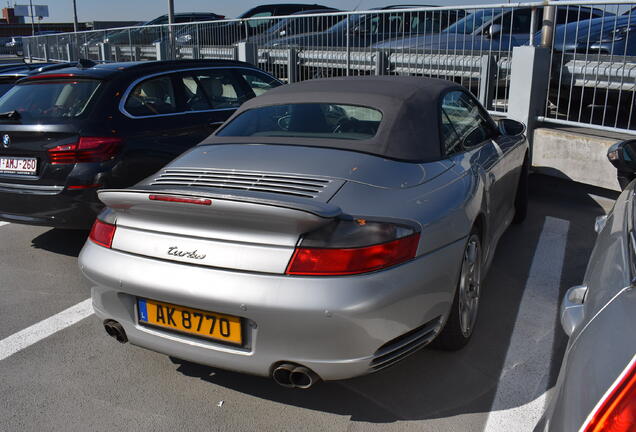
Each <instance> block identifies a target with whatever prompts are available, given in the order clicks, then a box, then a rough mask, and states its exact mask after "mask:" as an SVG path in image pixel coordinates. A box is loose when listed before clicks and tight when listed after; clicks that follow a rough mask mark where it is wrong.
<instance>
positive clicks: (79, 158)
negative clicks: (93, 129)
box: [48, 137, 122, 165]
mask: <svg viewBox="0 0 636 432" xmlns="http://www.w3.org/2000/svg"><path fill="white" fill-rule="evenodd" d="M121 143H122V140H121V138H118V137H81V138H80V139H79V141H78V142H75V143H71V144H63V145H59V146H57V147H53V148H51V149H49V150H48V153H49V160H50V161H51V163H52V164H54V165H56V164H74V163H78V162H106V161H109V160H111V159H114V158H115V156H116V155H117V153H119V150H120V147H121Z"/></svg>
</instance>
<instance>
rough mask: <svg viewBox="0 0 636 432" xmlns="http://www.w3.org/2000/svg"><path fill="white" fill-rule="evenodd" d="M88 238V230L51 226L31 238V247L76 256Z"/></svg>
mask: <svg viewBox="0 0 636 432" xmlns="http://www.w3.org/2000/svg"><path fill="white" fill-rule="evenodd" d="M87 238H88V231H83V230H65V229H61V228H53V229H51V230H49V231H46V232H44V233H42V234H40V235H39V236H37V237H35V238H34V239H33V240H31V247H33V248H35V249H43V250H47V251H49V252H53V253H56V254H61V255H67V256H73V257H77V256H78V255H79V253H80V251H81V250H82V247H83V246H84V243H85V242H86V239H87Z"/></svg>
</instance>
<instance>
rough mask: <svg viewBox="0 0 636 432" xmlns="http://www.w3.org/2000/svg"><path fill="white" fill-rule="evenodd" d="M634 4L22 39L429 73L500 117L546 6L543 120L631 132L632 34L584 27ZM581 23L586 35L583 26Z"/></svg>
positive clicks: (308, 69) (50, 52)
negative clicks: (605, 35)
mask: <svg viewBox="0 0 636 432" xmlns="http://www.w3.org/2000/svg"><path fill="white" fill-rule="evenodd" d="M635 6H636V3H628V2H626V1H621V0H616V1H613V2H612V1H606V2H600V1H596V2H589V1H579V2H573V1H545V2H530V3H515V4H497V5H480V6H452V7H418V8H400V9H398V8H388V9H376V10H370V11H361V12H358V11H356V12H339V11H332V10H325V11H319V12H320V13H311V14H304V15H289V16H282V17H271V18H251V19H241V20H238V19H235V20H222V21H211V22H194V23H185V24H174V25H172V26H168V25H161V26H143V27H126V28H118V29H111V30H100V31H92V32H78V33H62V34H56V35H47V36H39V37H37V36H36V37H32V38H25V40H24V45H25V55H28V56H30V57H32V58H35V59H42V60H49V61H51V60H59V61H69V60H75V59H77V58H79V57H82V58H89V59H92V60H96V61H102V62H112V61H139V60H157V59H242V60H246V61H249V62H251V63H253V64H256V65H258V66H259V67H261V68H262V69H264V70H266V71H268V72H270V73H272V74H273V75H275V76H277V77H279V78H281V79H283V80H286V81H288V82H294V81H299V80H306V79H311V78H319V77H329V76H345V75H347V76H351V75H370V74H376V75H385V74H392V75H418V76H427V77H437V78H443V79H449V80H453V81H456V82H458V83H461V84H462V85H464V86H465V87H467V88H468V89H469V90H471V91H472V92H473V93H474V94H475V95H476V96H477V97H478V98H479V99H480V101H481V102H482V103H483V104H484V105H485V106H486V107H487V108H488V110H489V111H490V112H493V113H501V114H505V113H506V111H507V109H508V104H509V101H510V94H509V93H510V92H509V89H510V78H511V64H512V55H513V50H514V48H515V47H516V46H522V45H538V44H540V42H541V29H540V24H541V23H542V21H543V18H544V16H543V15H544V12H545V9H546V8H548V7H554V9H553V12H554V21H555V26H556V27H555V29H554V38H553V41H550V44H549V49H550V70H549V71H546V76H549V79H550V84H549V86H548V88H549V90H548V92H547V95H546V96H547V97H546V100H547V102H546V104H545V107H544V108H543V109H542V110H541V111H542V112H541V113H540V114H539V115H540V117H539V118H540V120H542V121H546V122H552V123H563V124H576V125H579V126H588V127H595V128H603V129H607V128H610V129H612V130H621V131H632V130H636V121H634V119H633V116H634V111H636V110H634V109H633V107H634V102H635V101H634V97H635V96H634V95H635V92H636V89H635V87H636V81H635V75H636V58H634V57H631V55H636V54H632V51H631V50H632V49H636V29H635V30H634V31H631V30H629V31H627V32H626V33H625V34H624V35H623V36H624V37H623V40H624V42H620V44H622V45H620V46H621V47H624V48H623V52H618V51H620V50H619V49H618V48H616V47H617V46H619V44H617V43H616V42H614V43H613V44H611V46H610V50H609V51H608V52H607V53H606V52H602V50H603V49H606V47H605V45H607V44H605V45H604V46H602V47H601V48H598V47H596V45H595V44H594V43H595V42H600V41H601V40H602V38H601V39H599V40H598V41H597V40H595V37H596V36H595V33H594V31H592V30H591V29H594V27H593V26H591V25H589V22H590V19H595V20H599V19H600V20H602V21H603V20H604V22H606V28H609V27H607V26H609V25H610V23H613V24H614V27H616V28H617V29H619V30H620V29H621V28H622V27H621V25H622V23H623V21H624V20H625V19H623V18H620V16H619V14H621V13H624V12H625V11H627V10H629V9H632V8H634V7H635ZM626 16H627V17H628V18H627V21H628V24H629V23H631V21H630V20H631V18H629V17H630V16H631V15H626ZM634 18H635V19H634V21H636V12H635V13H634ZM568 23H569V24H568ZM586 26H587V28H589V29H590V30H582V29H584V28H586ZM572 29H573V30H572ZM628 29H631V27H629V26H628ZM572 31H575V32H587V33H586V34H589V38H588V40H587V41H586V43H581V44H579V45H576V44H575V48H574V50H573V51H571V50H570V47H569V44H568V41H570V39H571V38H573V40H575V41H578V40H579V39H580V38H578V37H577V36H578V33H577V34H576V35H575V36H574V37H573V36H572ZM614 34H618V33H613V35H614ZM627 42H629V43H627ZM601 45H602V44H601ZM513 102H514V98H513ZM627 112H628V113H629V114H627Z"/></svg>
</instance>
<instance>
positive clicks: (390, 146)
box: [201, 76, 465, 162]
mask: <svg viewBox="0 0 636 432" xmlns="http://www.w3.org/2000/svg"><path fill="white" fill-rule="evenodd" d="M450 90H460V91H464V90H465V89H464V88H463V87H462V86H460V85H458V84H455V83H453V82H450V81H446V80H441V79H434V78H423V77H406V76H404V77H403V76H378V77H342V78H328V79H316V80H308V81H303V82H300V83H296V84H289V85H285V86H280V87H276V88H274V89H272V90H269V91H268V92H267V93H265V94H263V95H261V96H258V97H256V98H254V99H251V100H249V101H247V102H245V103H244V104H243V105H242V106H241V107H240V108H239V109H238V110H237V111H236V112H235V113H234V115H232V117H230V119H229V120H228V122H231V121H232V120H233V119H234V118H235V117H237V116H239V115H241V113H243V112H245V111H248V110H251V109H254V108H260V107H266V106H272V105H284V104H293V103H334V104H346V105H358V106H365V107H370V108H375V109H377V110H379V111H381V112H382V121H381V122H380V126H379V128H378V131H377V133H376V135H375V136H374V137H372V138H369V139H361V140H349V139H334V138H329V139H325V138H304V137H303V138H299V137H263V136H253V137H252V136H247V137H232V136H216V134H213V135H211V136H210V137H208V138H207V139H206V140H205V141H203V142H202V143H201V144H202V145H205V144H232V143H241V144H285V145H302V146H315V147H329V148H339V149H343V150H354V151H361V152H364V153H371V154H375V155H378V156H384V157H387V158H391V159H398V160H404V161H411V162H430V161H435V160H439V159H441V158H442V150H441V145H440V137H439V125H440V118H439V116H440V109H439V106H440V99H441V98H442V97H443V95H444V94H445V93H447V92H448V91H450Z"/></svg>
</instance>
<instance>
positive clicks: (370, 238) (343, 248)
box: [286, 219, 420, 276]
mask: <svg viewBox="0 0 636 432" xmlns="http://www.w3.org/2000/svg"><path fill="white" fill-rule="evenodd" d="M419 239H420V235H419V233H417V232H416V231H415V229H413V228H411V227H408V226H405V225H400V224H394V223H386V222H370V221H366V220H363V219H356V220H352V221H344V220H340V221H336V222H334V223H332V224H328V225H327V226H325V227H323V228H321V229H319V230H318V231H315V232H312V233H309V234H307V235H305V236H304V237H303V239H302V241H301V243H300V245H299V246H298V247H297V248H296V250H295V251H294V254H293V256H292V258H291V260H290V262H289V265H288V266H287V271H286V273H287V274H289V275H303V276H310V275H312V276H337V275H353V274H361V273H368V272H372V271H376V270H381V269H385V268H387V267H391V266H394V265H397V264H401V263H403V262H406V261H408V260H411V259H413V258H415V254H416V253H417V247H418V244H419Z"/></svg>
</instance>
